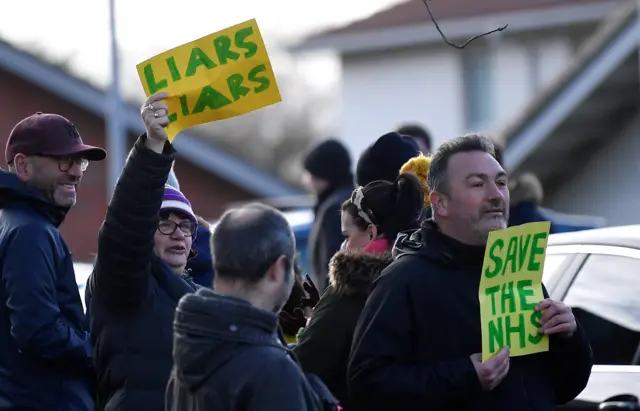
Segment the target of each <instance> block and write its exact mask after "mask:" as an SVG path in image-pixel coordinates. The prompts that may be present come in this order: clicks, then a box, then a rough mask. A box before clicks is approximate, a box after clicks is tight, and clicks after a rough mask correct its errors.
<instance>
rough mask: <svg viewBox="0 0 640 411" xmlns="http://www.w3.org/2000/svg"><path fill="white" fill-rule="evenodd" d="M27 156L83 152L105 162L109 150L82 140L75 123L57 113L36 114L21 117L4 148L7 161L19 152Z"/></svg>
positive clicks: (8, 162)
mask: <svg viewBox="0 0 640 411" xmlns="http://www.w3.org/2000/svg"><path fill="white" fill-rule="evenodd" d="M18 153H21V154H24V155H26V156H68V155H79V154H80V155H82V156H83V157H84V158H86V159H87V160H89V161H102V160H104V159H105V158H106V157H107V152H106V151H104V149H102V148H100V147H94V146H89V145H86V144H84V143H83V142H82V138H81V137H80V133H78V130H77V129H76V126H74V125H73V123H72V122H70V121H69V120H67V119H66V118H64V117H62V116H60V115H58V114H47V113H40V112H38V113H35V114H32V115H30V116H29V117H27V118H25V119H23V120H20V122H19V123H18V124H16V126H15V127H14V128H13V130H11V134H9V139H8V140H7V146H6V148H5V152H4V155H5V160H6V161H7V164H11V163H12V162H13V159H14V157H15V156H16V154H18Z"/></svg>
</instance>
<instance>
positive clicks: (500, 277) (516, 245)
mask: <svg viewBox="0 0 640 411" xmlns="http://www.w3.org/2000/svg"><path fill="white" fill-rule="evenodd" d="M550 226H551V223H549V222H548V221H546V222H539V223H529V224H523V225H520V226H516V227H510V228H507V229H505V230H499V231H493V232H491V233H490V234H489V239H488V241H487V248H486V250H485V255H484V263H483V265H482V279H481V280H480V290H479V293H478V294H479V297H480V319H481V322H482V361H483V362H484V361H487V360H488V359H490V358H491V357H493V356H494V355H495V354H496V353H497V352H498V351H500V349H501V348H502V347H504V346H505V345H508V346H509V348H510V353H511V354H510V355H511V356H512V357H515V356H519V355H528V354H534V353H538V352H543V351H549V337H548V336H546V335H541V334H540V333H539V332H538V330H539V328H540V317H541V316H542V312H537V311H535V306H536V305H537V304H538V303H539V302H540V301H542V300H543V299H544V295H543V292H542V269H543V268H544V258H545V253H546V249H547V239H548V237H549V228H550Z"/></svg>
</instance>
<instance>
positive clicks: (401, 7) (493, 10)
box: [320, 0, 602, 36]
mask: <svg viewBox="0 0 640 411" xmlns="http://www.w3.org/2000/svg"><path fill="white" fill-rule="evenodd" d="M588 3H602V0H483V1H478V0H455V1H451V0H448V1H447V0H430V2H429V8H430V9H431V11H432V12H433V14H434V16H435V17H436V20H437V21H438V22H440V21H444V20H447V19H457V18H464V17H471V16H480V15H487V14H498V13H508V12H514V11H532V10H540V9H545V8H552V7H559V6H569V5H577V4H580V5H584V4H588ZM429 20H430V17H429V13H428V12H427V8H426V7H425V5H424V2H423V1H422V0H408V1H403V2H402V3H400V4H397V5H395V6H392V7H390V8H388V9H386V10H382V11H380V12H378V13H376V14H374V15H373V16H371V17H369V18H366V19H363V20H358V21H355V22H353V23H350V24H348V25H346V26H344V27H339V28H336V29H334V30H328V31H326V32H324V33H322V34H320V35H324V36H327V35H333V34H344V33H355V32H362V31H369V30H379V29H384V28H390V27H397V26H407V25H412V24H420V23H426V22H428V21H429Z"/></svg>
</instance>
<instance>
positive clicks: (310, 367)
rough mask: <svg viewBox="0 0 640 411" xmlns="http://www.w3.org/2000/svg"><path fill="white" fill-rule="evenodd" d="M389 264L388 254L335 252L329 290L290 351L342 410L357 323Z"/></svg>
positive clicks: (345, 396)
mask: <svg viewBox="0 0 640 411" xmlns="http://www.w3.org/2000/svg"><path fill="white" fill-rule="evenodd" d="M391 261H392V259H391V253H387V254H368V253H364V252H362V251H353V250H343V251H340V252H338V253H337V254H336V255H335V256H334V257H333V258H332V259H331V264H330V268H329V279H330V284H329V288H327V290H326V291H325V293H324V294H323V295H322V298H320V301H319V302H318V304H317V305H316V307H315V309H314V310H313V314H312V316H311V319H310V321H309V324H308V326H307V327H306V329H305V330H304V332H303V333H302V335H301V336H300V338H299V342H298V345H296V347H295V348H294V349H293V352H294V354H295V355H296V357H297V358H298V360H299V361H300V365H301V366H302V369H303V370H304V371H305V372H308V373H312V374H315V375H317V376H318V377H320V379H322V381H324V383H325V384H326V385H327V388H329V391H331V392H332V393H333V395H335V396H336V397H337V398H338V400H339V401H340V404H341V405H342V407H343V409H345V410H349V409H350V407H349V403H348V396H347V364H348V361H349V352H350V351H351V341H352V339H353V334H354V331H355V328H356V323H357V321H358V317H359V316H360V312H361V311H362V308H363V307H364V304H365V302H366V300H367V297H368V296H369V293H370V292H371V288H372V286H373V282H374V280H375V279H376V278H378V276H380V273H381V272H382V270H384V269H385V268H386V267H387V266H388V265H389V264H390V263H391Z"/></svg>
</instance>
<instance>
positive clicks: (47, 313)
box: [0, 171, 95, 411]
mask: <svg viewBox="0 0 640 411" xmlns="http://www.w3.org/2000/svg"><path fill="white" fill-rule="evenodd" d="M68 210H69V209H68V208H61V207H58V206H56V205H54V204H52V203H51V202H50V201H48V200H47V199H46V198H45V197H44V196H43V195H42V194H40V192H38V191H36V190H34V189H31V188H28V187H27V186H26V185H25V184H24V183H22V182H21V181H20V180H19V179H18V178H17V177H16V175H15V174H13V173H8V172H5V171H0V255H2V259H1V260H0V267H1V268H2V287H0V299H2V304H0V410H1V411H9V410H16V411H18V410H20V411H23V410H24V411H27V410H28V411H36V410H41V411H45V410H46V411H49V410H53V411H55V410H61V411H62V410H65V411H67V410H69V411H85V410H86V411H89V410H93V393H92V386H93V383H94V381H95V374H94V373H93V367H92V346H91V341H90V338H89V333H88V330H87V328H88V327H87V323H86V318H85V315H84V311H83V308H82V301H81V299H80V294H79V292H78V286H77V284H76V279H75V274H74V270H73V261H72V258H71V253H70V252H69V249H68V248H67V244H66V243H65V241H64V239H63V238H62V236H61V235H60V232H59V231H58V227H59V226H60V224H61V223H62V221H63V220H64V218H65V216H66V214H67V211H68Z"/></svg>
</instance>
